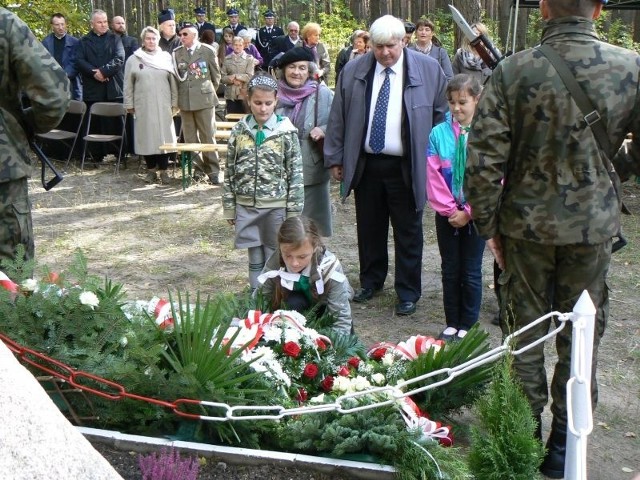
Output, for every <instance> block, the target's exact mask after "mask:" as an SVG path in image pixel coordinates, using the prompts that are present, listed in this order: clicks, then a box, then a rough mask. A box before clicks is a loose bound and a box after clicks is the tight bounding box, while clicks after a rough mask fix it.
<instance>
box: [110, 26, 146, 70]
mask: <svg viewBox="0 0 640 480" xmlns="http://www.w3.org/2000/svg"><path fill="white" fill-rule="evenodd" d="M111 31H112V32H113V33H115V34H116V35H119V36H120V39H121V40H122V46H123V47H124V61H125V63H126V62H127V59H128V58H129V57H130V56H131V55H133V52H135V51H136V50H137V49H138V48H140V47H139V45H138V39H137V38H136V37H132V36H131V35H127V22H125V20H124V17H120V16H116V17H113V18H112V19H111Z"/></svg>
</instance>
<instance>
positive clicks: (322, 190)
mask: <svg viewBox="0 0 640 480" xmlns="http://www.w3.org/2000/svg"><path fill="white" fill-rule="evenodd" d="M313 60H314V58H313V53H312V52H311V51H310V50H308V49H306V48H304V47H294V48H292V49H291V50H289V51H288V52H286V53H285V54H284V55H282V56H281V57H280V58H279V60H278V62H277V68H278V73H277V75H278V78H279V80H278V106H277V108H276V113H277V114H278V115H284V116H286V117H289V119H290V120H291V122H292V123H293V125H294V126H295V127H296V128H297V129H298V138H299V140H300V147H301V150H302V162H303V174H304V210H303V211H302V214H303V215H305V216H307V217H309V218H311V219H312V220H313V221H314V222H315V223H316V225H317V226H318V229H319V230H320V234H321V235H322V236H323V237H330V236H331V234H332V232H333V227H332V222H331V197H330V195H329V181H330V175H329V171H328V170H327V169H325V168H324V158H323V154H322V146H323V143H324V135H325V131H326V129H327V121H328V118H329V110H330V109H331V102H332V101H333V92H332V91H331V90H330V89H329V88H328V87H327V86H326V84H324V83H322V82H320V81H319V80H318V78H317V76H316V72H317V71H318V66H317V65H316V64H315V63H314V61H313Z"/></svg>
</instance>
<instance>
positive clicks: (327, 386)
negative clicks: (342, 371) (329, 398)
mask: <svg viewBox="0 0 640 480" xmlns="http://www.w3.org/2000/svg"><path fill="white" fill-rule="evenodd" d="M320 388H322V390H324V391H325V392H330V391H331V389H332V388H333V377H332V376H331V375H327V376H326V377H324V378H323V379H322V381H321V382H320Z"/></svg>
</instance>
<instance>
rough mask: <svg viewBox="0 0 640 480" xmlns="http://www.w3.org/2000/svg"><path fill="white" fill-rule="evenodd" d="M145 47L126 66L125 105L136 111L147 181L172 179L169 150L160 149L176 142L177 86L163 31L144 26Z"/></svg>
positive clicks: (137, 138) (136, 140)
mask: <svg viewBox="0 0 640 480" xmlns="http://www.w3.org/2000/svg"><path fill="white" fill-rule="evenodd" d="M140 38H141V39H142V47H141V48H139V49H138V50H136V51H135V52H133V55H131V56H130V57H129V59H128V60H127V63H126V64H125V68H124V107H125V108H126V109H127V111H128V112H129V113H131V114H133V115H134V118H135V123H134V133H135V135H134V149H135V152H136V154H137V155H142V156H143V157H144V160H145V162H146V164H147V176H146V181H147V182H149V183H156V182H157V180H158V178H157V174H158V172H159V173H160V181H161V182H162V183H163V184H166V183H168V182H169V176H168V175H167V167H168V164H169V154H167V153H164V152H161V151H160V150H159V148H158V147H159V146H160V145H162V144H163V143H175V142H176V131H175V128H174V126H173V114H174V113H175V112H177V104H178V86H177V80H176V77H175V74H174V69H173V61H172V58H171V54H169V53H167V52H164V51H162V49H161V48H160V47H159V46H158V41H159V39H160V33H159V32H158V30H156V29H155V28H153V27H145V28H144V29H143V30H142V34H141V35H140Z"/></svg>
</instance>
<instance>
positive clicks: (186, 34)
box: [178, 32, 190, 37]
mask: <svg viewBox="0 0 640 480" xmlns="http://www.w3.org/2000/svg"><path fill="white" fill-rule="evenodd" d="M189 35H190V34H189V32H184V33H179V34H178V36H179V37H188V36H189Z"/></svg>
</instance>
